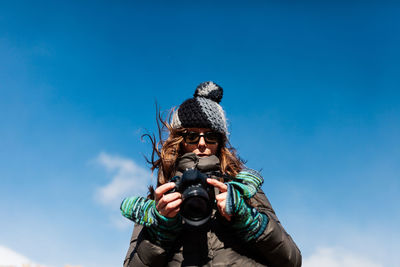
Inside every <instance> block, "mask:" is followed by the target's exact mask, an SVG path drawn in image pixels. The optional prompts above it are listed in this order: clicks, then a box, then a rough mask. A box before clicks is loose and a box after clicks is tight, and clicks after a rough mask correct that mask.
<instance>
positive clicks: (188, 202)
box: [181, 186, 212, 226]
mask: <svg viewBox="0 0 400 267" xmlns="http://www.w3.org/2000/svg"><path fill="white" fill-rule="evenodd" d="M182 199H183V203H182V205H181V215H182V217H183V219H184V220H185V222H186V223H187V224H189V225H193V226H199V225H202V224H204V223H205V222H207V221H208V219H209V218H210V216H211V211H212V207H211V201H210V198H209V196H208V193H207V191H206V190H204V189H203V188H202V187H198V186H193V187H189V188H187V189H186V190H185V191H184V192H183V194H182Z"/></svg>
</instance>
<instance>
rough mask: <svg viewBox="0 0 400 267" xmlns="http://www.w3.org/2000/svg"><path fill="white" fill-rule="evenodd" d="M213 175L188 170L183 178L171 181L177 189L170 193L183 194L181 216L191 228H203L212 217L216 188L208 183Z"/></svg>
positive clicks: (177, 177) (196, 170) (178, 177)
mask: <svg viewBox="0 0 400 267" xmlns="http://www.w3.org/2000/svg"><path fill="white" fill-rule="evenodd" d="M210 177H211V175H210V174H209V173H208V174H207V173H203V172H200V171H199V170H198V169H188V170H186V171H184V172H183V174H182V176H181V177H180V176H175V177H174V178H172V179H171V181H172V182H175V183H176V186H175V188H173V189H172V190H170V191H169V193H172V192H180V193H181V194H182V204H181V208H180V215H181V216H182V218H183V220H184V222H185V223H186V224H188V225H190V226H196V227H197V226H201V225H203V224H205V223H206V222H207V221H208V220H209V219H210V217H211V214H212V210H213V205H214V202H215V193H214V187H213V186H212V185H210V184H208V183H207V180H206V179H207V178H210Z"/></svg>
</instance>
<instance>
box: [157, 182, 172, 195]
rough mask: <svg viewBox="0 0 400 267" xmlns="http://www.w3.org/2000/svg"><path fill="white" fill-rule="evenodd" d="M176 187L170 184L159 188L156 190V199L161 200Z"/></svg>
mask: <svg viewBox="0 0 400 267" xmlns="http://www.w3.org/2000/svg"><path fill="white" fill-rule="evenodd" d="M174 187H175V183H173V182H169V183H166V184H163V185H160V186H159V187H157V188H156V190H155V191H154V194H155V195H156V198H161V196H162V195H163V194H165V193H166V192H168V191H169V190H171V189H172V188H174Z"/></svg>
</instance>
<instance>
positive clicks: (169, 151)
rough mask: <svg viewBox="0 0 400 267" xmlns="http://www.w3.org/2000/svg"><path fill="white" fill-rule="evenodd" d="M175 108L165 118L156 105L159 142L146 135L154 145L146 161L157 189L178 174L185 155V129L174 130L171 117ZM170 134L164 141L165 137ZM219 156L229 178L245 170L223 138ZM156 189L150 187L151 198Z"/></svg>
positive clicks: (234, 151)
mask: <svg viewBox="0 0 400 267" xmlns="http://www.w3.org/2000/svg"><path fill="white" fill-rule="evenodd" d="M174 111H175V108H173V109H171V110H170V111H169V112H168V113H167V115H166V116H165V118H163V115H162V114H161V112H160V110H159V107H158V106H157V105H156V114H157V118H156V121H157V128H158V141H157V138H156V136H155V134H154V133H153V134H144V135H142V139H143V138H144V137H147V138H149V140H150V142H151V144H152V153H151V158H150V159H149V158H147V157H146V161H147V162H148V163H149V164H150V165H151V171H152V172H154V170H155V169H158V172H157V187H158V186H160V185H162V184H165V183H167V182H168V181H169V180H170V179H171V178H172V177H173V175H174V174H175V172H176V161H177V159H178V157H179V156H181V155H182V154H183V151H182V149H181V144H182V142H183V137H182V133H183V132H184V131H186V129H185V128H178V129H174V128H172V126H171V124H170V123H169V122H170V121H171V117H172V115H173V113H174ZM165 134H168V137H167V138H166V139H165V140H164V139H163V135H164V136H165ZM217 156H218V158H219V159H220V165H221V172H222V173H223V174H227V175H229V176H233V177H235V176H236V175H237V174H238V173H239V172H240V171H241V170H242V169H243V161H242V160H241V159H240V158H239V157H238V156H237V154H236V150H235V149H234V148H233V147H232V146H231V145H230V143H229V140H228V138H226V136H223V138H222V141H221V142H220V144H219V148H218V152H217ZM153 193H154V189H153V187H152V186H150V187H149V197H150V198H152V197H153Z"/></svg>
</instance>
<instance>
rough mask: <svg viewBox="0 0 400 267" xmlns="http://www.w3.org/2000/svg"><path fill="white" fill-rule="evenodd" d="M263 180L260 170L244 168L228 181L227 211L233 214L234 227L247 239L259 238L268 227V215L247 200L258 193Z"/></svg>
mask: <svg viewBox="0 0 400 267" xmlns="http://www.w3.org/2000/svg"><path fill="white" fill-rule="evenodd" d="M263 182H264V179H263V178H262V176H261V175H260V174H259V173H258V172H256V171H254V170H251V169H244V170H243V171H241V172H240V173H239V174H238V175H237V176H236V177H235V179H233V181H230V182H227V183H226V184H227V186H228V190H227V200H226V207H225V209H226V213H227V214H229V215H232V227H233V228H234V229H235V230H236V231H237V234H238V235H239V236H240V237H241V238H242V239H243V240H245V241H251V240H254V239H257V238H258V237H259V236H260V235H261V234H262V233H263V232H264V230H265V228H266V227H267V223H268V217H267V216H266V215H265V214H264V213H260V212H258V211H257V210H256V209H255V208H253V207H251V206H249V205H248V204H247V203H246V201H245V199H249V198H251V197H253V196H254V195H255V194H256V193H257V191H258V190H259V189H260V187H261V185H262V183H263Z"/></svg>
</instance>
